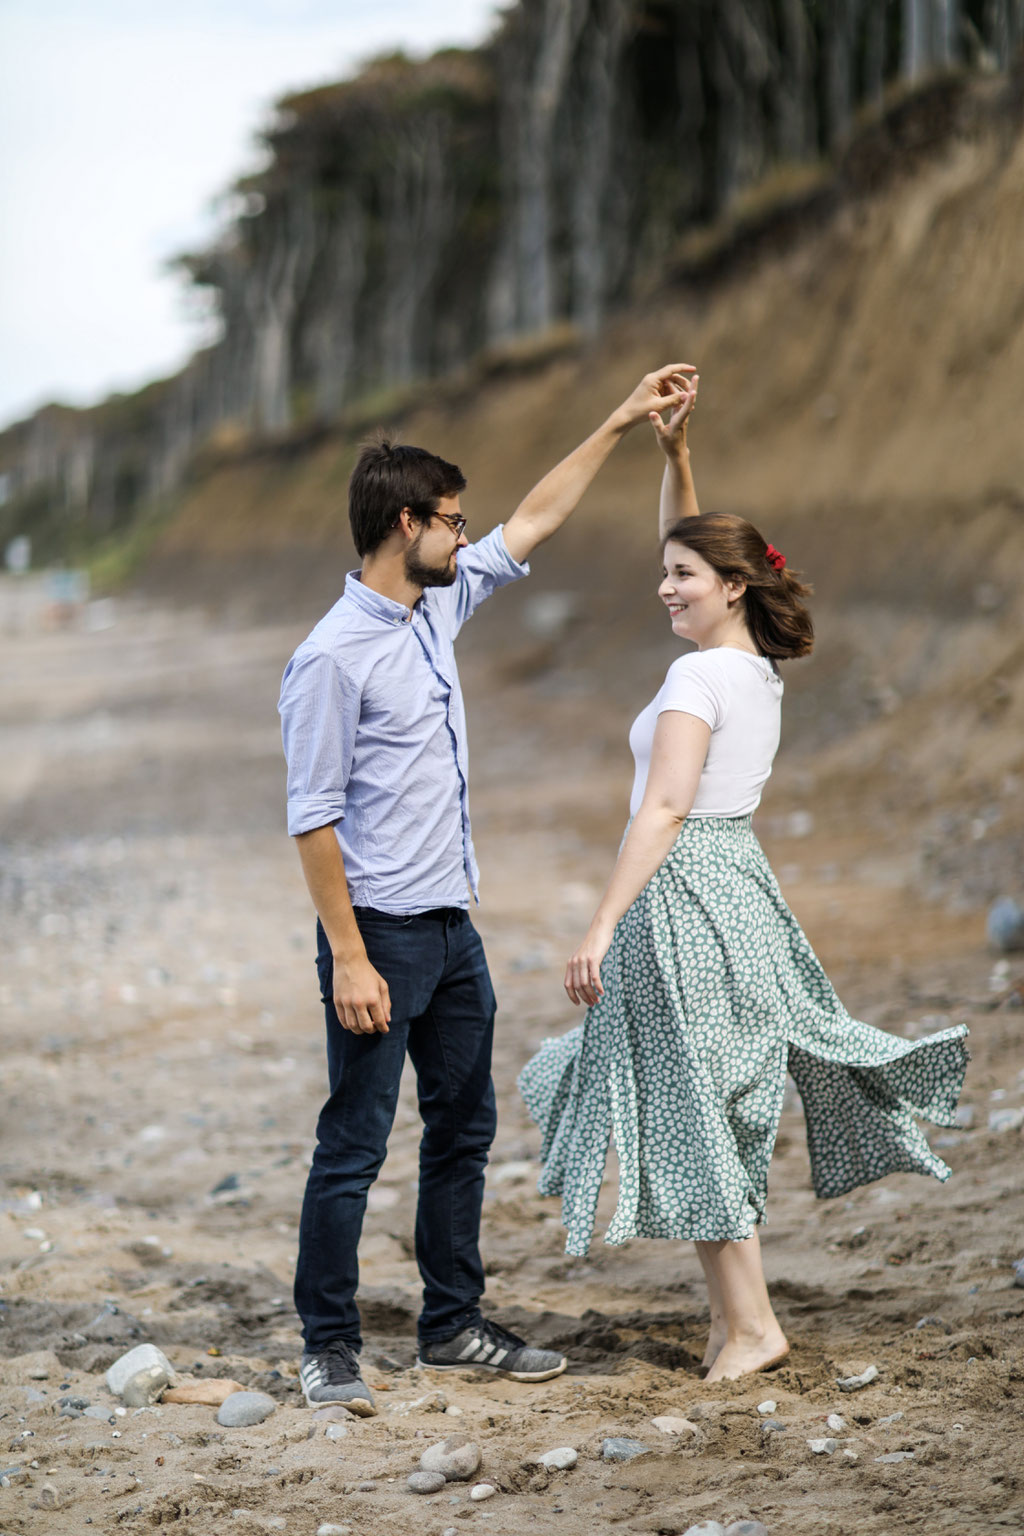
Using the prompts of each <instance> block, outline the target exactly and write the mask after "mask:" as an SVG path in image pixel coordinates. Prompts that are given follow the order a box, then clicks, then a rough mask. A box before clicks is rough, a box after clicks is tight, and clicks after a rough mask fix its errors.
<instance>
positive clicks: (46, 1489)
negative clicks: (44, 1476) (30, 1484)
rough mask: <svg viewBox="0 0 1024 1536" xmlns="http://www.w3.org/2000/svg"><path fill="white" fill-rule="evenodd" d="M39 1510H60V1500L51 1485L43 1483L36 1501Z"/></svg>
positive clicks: (53, 1486)
mask: <svg viewBox="0 0 1024 1536" xmlns="http://www.w3.org/2000/svg"><path fill="white" fill-rule="evenodd" d="M36 1503H37V1504H38V1506H39V1508H40V1509H60V1504H61V1499H60V1494H59V1493H58V1491H57V1489H56V1486H55V1485H54V1484H53V1483H44V1484H43V1486H42V1487H41V1488H40V1490H39V1497H38V1499H37V1500H36Z"/></svg>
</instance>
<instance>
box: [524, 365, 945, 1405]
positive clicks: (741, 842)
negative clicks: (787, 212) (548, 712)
mask: <svg viewBox="0 0 1024 1536" xmlns="http://www.w3.org/2000/svg"><path fill="white" fill-rule="evenodd" d="M676 383H677V386H678V387H680V388H685V390H686V394H687V399H686V400H685V401H684V403H683V404H682V405H681V406H680V407H679V408H678V410H677V411H676V412H675V414H674V415H673V416H672V417H671V418H670V419H669V421H668V423H667V424H665V423H663V422H662V420H661V417H660V416H658V415H655V414H653V413H652V417H651V419H652V424H653V425H654V426H655V430H656V432H657V434H658V438H659V441H660V443H661V446H662V447H663V449H664V450H665V453H666V455H667V459H668V463H667V466H666V471H665V478H664V481H663V486H662V498H661V533H662V540H663V549H664V570H663V579H662V582H661V585H660V587H659V588H658V595H659V597H660V598H661V600H662V602H663V603H664V604H665V606H666V608H667V609H668V613H669V621H670V623H671V626H672V630H673V633H674V634H676V635H678V636H679V638H680V639H682V640H687V641H690V642H691V643H692V644H693V645H695V646H696V650H694V651H690V652H688V653H687V654H685V655H682V656H680V657H679V658H678V659H677V660H676V661H674V662H673V663H672V665H671V666H670V667H669V670H668V676H667V677H666V679H665V683H664V685H663V686H662V688H661V689H660V690H659V692H658V694H657V695H656V697H655V698H654V700H653V701H652V702H651V703H650V704H649V705H648V706H647V708H646V709H645V710H644V711H643V712H642V713H641V714H640V715H639V716H638V718H637V720H636V721H635V722H634V725H633V728H632V731H631V732H630V746H631V748H632V751H633V754H634V757H635V759H636V777H635V782H634V787H633V795H632V800H631V804H630V813H631V820H630V823H629V826H628V828H627V832H626V836H625V838H624V840H623V843H622V846H621V848H620V851H619V856H618V860H617V862H616V865H615V868H614V870H613V872H612V876H611V879H610V881H609V883H608V887H607V890H606V891H605V893H604V896H603V897H602V899H601V902H600V904H599V906H598V908H597V911H596V912H595V914H594V918H593V921H592V922H591V924H590V928H589V930H588V932H587V935H586V938H585V939H584V940H583V943H582V944H581V945H580V946H579V948H578V949H577V950H576V952H575V954H574V955H573V956H572V958H571V959H570V961H569V964H568V967H567V969H566V975H565V988H566V991H567V993H568V995H569V997H570V999H571V1001H572V1002H573V1003H574V1004H579V1003H585V1004H587V1005H588V1008H589V1012H588V1014H587V1017H586V1019H585V1021H584V1023H583V1024H582V1025H581V1026H580V1027H578V1028H576V1029H574V1030H572V1031H571V1032H570V1033H569V1034H568V1035H567V1036H565V1037H563V1038H561V1039H558V1040H548V1041H545V1042H544V1045H543V1046H542V1048H541V1050H540V1052H539V1053H538V1055H536V1056H535V1057H534V1058H533V1060H532V1061H530V1062H529V1063H528V1064H527V1066H526V1067H525V1068H524V1070H523V1072H522V1074H521V1077H520V1088H521V1090H522V1093H523V1096H524V1098H525V1100H526V1103H527V1107H528V1108H529V1110H530V1112H531V1114H532V1115H533V1117H534V1119H536V1120H537V1122H538V1123H539V1125H540V1126H541V1129H542V1132H543V1138H542V1154H541V1155H542V1158H543V1162H544V1168H543V1172H542V1175H541V1180H540V1186H539V1187H540V1190H541V1193H542V1194H558V1193H560V1194H561V1195H562V1197H563V1217H564V1220H565V1223H566V1226H567V1229H568V1238H567V1243H566V1249H567V1252H569V1253H573V1254H584V1253H586V1252H587V1249H588V1247H589V1244H590V1238H591V1233H592V1230H593V1224H594V1218H595V1213H596V1206H597V1196H598V1191H599V1188H600V1184H601V1179H602V1176H603V1172H604V1165H605V1159H606V1156H607V1148H608V1139H609V1136H610V1135H614V1137H615V1144H616V1150H617V1154H618V1160H619V1170H620V1171H619V1200H618V1207H617V1209H616V1212H615V1216H614V1219H613V1221H612V1223H611V1226H610V1227H609V1229H608V1232H607V1234H606V1241H607V1242H609V1243H622V1242H625V1241H626V1240H627V1239H629V1238H630V1237H671V1238H690V1239H692V1240H693V1241H694V1242H695V1243H696V1246H697V1253H698V1256H699V1258H700V1262H701V1266H702V1268H703V1270H704V1275H705V1279H706V1281H707V1287H708V1299H709V1304H710V1314H711V1331H710V1337H709V1339H708V1346H707V1350H706V1352H705V1355H704V1361H703V1364H704V1366H706V1367H707V1368H708V1371H707V1379H708V1380H709V1381H718V1380H723V1379H731V1378H734V1377H737V1376H742V1375H745V1374H746V1373H748V1372H750V1371H757V1370H763V1369H765V1368H766V1367H767V1366H769V1365H772V1364H774V1363H776V1362H777V1361H779V1360H781V1359H782V1358H783V1357H784V1356H785V1355H786V1354H787V1353H788V1350H789V1345H788V1343H787V1341H786V1337H785V1335H784V1333H783V1331H782V1328H781V1327H780V1325H779V1322H778V1319H777V1318H776V1317H775V1314H774V1312H773V1310H772V1305H771V1301H770V1300H769V1297H768V1291H767V1287H766V1285H765V1279H764V1271H763V1268H762V1264H761V1255H760V1246H759V1243H758V1237H757V1230H756V1229H757V1226H758V1224H759V1223H760V1222H762V1221H763V1220H764V1219H765V1198H766V1192H767V1175H768V1164H769V1161H770V1158H771V1153H772V1148H773V1146H774V1142H775V1135H776V1128H777V1125H778V1117H779V1112H780V1109H781V1107H782V1096H783V1090H784V1086H785V1077H786V1072H787V1069H788V1071H789V1072H790V1073H792V1075H793V1078H794V1079H795V1081H796V1085H797V1088H798V1089H799V1092H800V1095H801V1098H802V1100H803V1106H804V1113H805V1116H806V1120H807V1140H808V1147H809V1151H810V1158H811V1171H812V1176H813V1181H814V1188H815V1192H816V1193H817V1194H818V1195H819V1196H822V1197H829V1196H834V1195H841V1194H843V1193H845V1192H846V1191H847V1190H850V1189H853V1188H855V1187H856V1186H857V1185H859V1184H865V1183H869V1182H871V1181H872V1180H874V1179H879V1178H882V1177H883V1176H884V1175H885V1174H887V1173H892V1172H894V1171H896V1170H898V1169H902V1170H913V1171H916V1172H919V1173H929V1174H932V1175H934V1176H935V1177H936V1178H939V1179H943V1180H944V1179H947V1178H948V1177H949V1175H950V1169H949V1168H948V1167H947V1166H946V1165H945V1163H943V1162H942V1161H941V1159H940V1158H938V1157H936V1156H935V1155H934V1153H933V1152H932V1151H931V1150H930V1148H929V1146H928V1143H927V1141H926V1140H925V1138H924V1136H923V1134H922V1133H921V1131H920V1129H919V1128H918V1126H917V1125H916V1124H915V1121H914V1116H915V1115H917V1116H922V1117H924V1118H925V1119H928V1120H931V1121H933V1122H935V1123H937V1124H939V1125H951V1124H952V1123H953V1113H954V1109H955V1107H956V1100H957V1096H958V1094H959V1091H960V1087H961V1084H962V1081H963V1075H964V1070H965V1067H966V1063H967V1059H968V1058H967V1051H966V1047H965V1046H964V1043H963V1042H964V1038H965V1036H966V1034H967V1031H966V1028H965V1027H964V1026H962V1025H961V1026H958V1027H955V1028H951V1029H946V1030H943V1031H942V1032H941V1033H939V1034H935V1035H931V1036H928V1037H927V1038H925V1039H923V1040H917V1041H908V1040H901V1039H899V1038H897V1037H896V1036H893V1035H890V1034H887V1033H886V1032H885V1031H883V1030H879V1029H874V1028H873V1027H872V1026H870V1025H868V1024H863V1023H860V1022H858V1021H857V1020H855V1019H852V1018H851V1017H850V1016H849V1014H848V1013H846V1011H845V1009H844V1008H843V1007H842V1005H841V1003H840V1002H839V999H838V998H837V997H836V995H835V993H834V991H833V989H832V987H831V985H830V983H829V981H828V978H827V977H826V976H825V974H824V972H823V970H822V968H821V965H820V963H819V961H818V960H817V958H816V956H815V954H814V952H813V950H812V949H811V947H810V945H809V944H808V942H807V939H806V938H805V936H804V934H803V932H802V931H801V929H800V927H799V925H798V924H797V922H796V919H795V918H794V917H793V915H792V913H791V912H790V911H789V909H788V907H787V906H786V904H785V902H784V901H783V899H782V896H781V893H780V892H779V888H778V885H777V884H776V881H775V878H774V876H773V875H772V872H771V870H770V868H769V866H768V863H767V861H766V859H765V857H764V854H763V852H762V850H761V848H760V845H759V844H758V842H757V839H756V837H755V836H754V833H753V830H752V827H751V813H752V812H753V810H754V809H755V807H756V806H757V804H758V802H759V800H760V797H761V790H762V788H763V786H764V783H765V782H766V780H767V778H768V776H769V774H770V772H771V766H772V760H773V758H774V756H775V751H776V748H777V746H778V741H779V721H780V707H781V701H782V680H781V678H780V676H779V672H778V665H777V664H778V663H779V662H780V661H784V660H786V659H788V658H790V657H795V656H805V655H807V654H808V653H809V652H810V650H811V645H812V641H813V630H812V626H811V620H810V616H809V614H808V612H807V609H806V607H805V605H804V598H805V597H806V596H807V595H808V592H809V590H810V589H809V588H808V587H806V586H805V585H804V584H803V583H802V582H800V581H799V580H798V579H797V578H796V577H795V576H794V575H793V574H792V573H791V572H790V571H789V570H788V569H787V568H786V562H785V558H784V556H783V555H781V554H780V553H779V552H778V551H777V550H775V549H774V548H773V547H772V546H771V545H770V544H766V542H765V540H764V539H763V538H762V537H761V535H760V534H759V533H758V531H757V530H756V528H754V527H752V525H751V524H750V523H747V522H745V521H744V520H743V519H742V518H738V517H731V516H725V515H721V514H719V515H711V516H705V517H700V516H698V515H697V513H698V508H697V503H696V497H695V494H694V490H693V482H692V479H691V477H690V471H689V455H688V449H687V445H686V426H687V420H688V417H689V414H690V412H691V411H692V409H693V404H694V402H695V400H696V392H697V380H696V378H694V380H693V382H692V384H687V381H686V380H677V381H676ZM680 513H682V514H683V515H682V516H680Z"/></svg>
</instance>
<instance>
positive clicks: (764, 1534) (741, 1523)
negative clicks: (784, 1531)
mask: <svg viewBox="0 0 1024 1536" xmlns="http://www.w3.org/2000/svg"><path fill="white" fill-rule="evenodd" d="M725 1536H768V1527H767V1526H766V1525H762V1524H761V1522H760V1520H734V1521H733V1523H732V1525H727V1526H726V1528H725Z"/></svg>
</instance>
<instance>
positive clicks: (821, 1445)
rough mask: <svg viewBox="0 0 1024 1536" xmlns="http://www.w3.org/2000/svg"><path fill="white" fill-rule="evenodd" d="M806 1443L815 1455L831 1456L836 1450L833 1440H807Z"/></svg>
mask: <svg viewBox="0 0 1024 1536" xmlns="http://www.w3.org/2000/svg"><path fill="white" fill-rule="evenodd" d="M807 1444H808V1445H809V1446H810V1448H811V1450H812V1451H813V1452H814V1454H815V1456H831V1455H832V1453H833V1451H834V1450H836V1442H835V1441H834V1440H808V1442H807Z"/></svg>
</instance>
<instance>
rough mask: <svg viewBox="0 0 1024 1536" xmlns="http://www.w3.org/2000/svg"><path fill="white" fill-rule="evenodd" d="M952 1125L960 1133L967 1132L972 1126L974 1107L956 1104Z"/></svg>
mask: <svg viewBox="0 0 1024 1536" xmlns="http://www.w3.org/2000/svg"><path fill="white" fill-rule="evenodd" d="M953 1123H954V1125H956V1126H957V1127H958V1128H959V1129H960V1130H961V1131H969V1130H970V1129H971V1127H972V1126H973V1125H974V1105H973V1104H958V1105H957V1107H956V1109H955V1110H954V1112H953Z"/></svg>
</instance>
